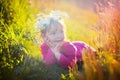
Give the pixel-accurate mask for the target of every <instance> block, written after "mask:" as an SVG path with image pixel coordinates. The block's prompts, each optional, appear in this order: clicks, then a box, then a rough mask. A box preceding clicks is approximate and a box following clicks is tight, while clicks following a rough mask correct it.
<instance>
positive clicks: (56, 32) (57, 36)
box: [44, 23, 65, 47]
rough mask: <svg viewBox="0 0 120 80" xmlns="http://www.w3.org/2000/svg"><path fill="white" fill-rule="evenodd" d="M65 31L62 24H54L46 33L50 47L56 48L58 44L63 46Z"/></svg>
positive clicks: (46, 39)
mask: <svg viewBox="0 0 120 80" xmlns="http://www.w3.org/2000/svg"><path fill="white" fill-rule="evenodd" d="M64 38H65V37H64V30H63V26H62V25H60V24H57V23H56V24H53V25H51V26H50V28H49V29H48V30H47V31H46V34H45V39H44V40H45V41H46V42H47V44H48V45H49V46H50V47H55V46H56V45H57V44H59V43H60V44H61V43H62V42H63V41H64Z"/></svg>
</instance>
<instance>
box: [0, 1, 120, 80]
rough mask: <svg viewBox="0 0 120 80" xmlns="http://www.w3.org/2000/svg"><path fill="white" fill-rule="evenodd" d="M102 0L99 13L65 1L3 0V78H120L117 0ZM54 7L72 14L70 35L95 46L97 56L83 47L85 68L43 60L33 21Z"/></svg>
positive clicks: (68, 26) (0, 74)
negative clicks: (49, 63) (45, 62)
mask: <svg viewBox="0 0 120 80" xmlns="http://www.w3.org/2000/svg"><path fill="white" fill-rule="evenodd" d="M71 1H72V0H71ZM103 1H104V4H105V3H106V4H105V5H104V4H102V3H101V4H102V5H101V4H99V3H98V4H97V5H96V8H97V9H96V13H95V12H93V10H89V9H84V8H80V7H78V6H77V5H76V4H74V3H70V2H66V1H65V2H64V1H60V2H59V1H57V0H56V1H55V0H1V1H0V5H1V7H0V11H1V12H0V14H1V15H0V23H1V24H0V80H119V79H120V69H119V67H120V36H119V34H120V11H119V9H120V6H119V0H118V2H117V0H114V1H113V2H108V1H107V0H103ZM111 1H112V0H111ZM112 5H114V6H112ZM51 10H60V11H63V12H66V13H67V14H68V16H69V17H68V18H65V25H66V27H65V28H66V29H65V30H66V37H67V38H66V39H67V40H69V41H84V42H86V43H88V44H89V45H91V46H93V47H94V48H95V49H96V50H97V55H98V56H97V57H95V56H94V55H91V52H89V51H83V54H84V55H83V61H84V65H83V67H84V70H83V71H78V66H75V67H74V68H72V69H69V71H67V70H64V69H62V68H61V67H60V66H58V65H53V66H51V67H46V66H45V64H44V63H43V61H42V55H41V52H40V48H39V46H40V43H41V42H42V39H41V37H40V33H39V32H37V31H36V30H35V27H34V24H35V18H36V14H38V13H44V14H49V12H50V11H51Z"/></svg>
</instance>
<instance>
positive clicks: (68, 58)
mask: <svg viewBox="0 0 120 80" xmlns="http://www.w3.org/2000/svg"><path fill="white" fill-rule="evenodd" d="M87 47H88V45H87V44H85V43H84V42H80V41H79V42H72V43H71V42H67V41H66V42H64V44H63V46H62V47H61V50H60V53H61V56H60V59H59V60H56V58H55V56H54V54H53V52H52V51H51V49H50V48H49V47H48V46H47V44H46V43H43V44H42V45H41V52H42V56H43V61H44V62H45V64H46V65H48V66H50V65H53V64H55V63H58V64H59V65H61V66H62V67H63V68H65V69H66V68H68V66H71V63H72V64H76V61H81V60H82V50H83V48H87Z"/></svg>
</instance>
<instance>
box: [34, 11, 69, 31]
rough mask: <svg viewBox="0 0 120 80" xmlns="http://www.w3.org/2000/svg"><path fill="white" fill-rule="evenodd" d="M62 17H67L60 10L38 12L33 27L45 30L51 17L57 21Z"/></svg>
mask: <svg viewBox="0 0 120 80" xmlns="http://www.w3.org/2000/svg"><path fill="white" fill-rule="evenodd" d="M63 17H68V15H67V14H66V13H65V12H61V11H51V13H50V14H49V15H44V14H38V15H37V21H36V25H35V28H38V29H40V30H41V31H42V30H45V29H46V28H47V27H49V24H50V20H51V19H54V20H57V21H59V20H61V19H62V18H63Z"/></svg>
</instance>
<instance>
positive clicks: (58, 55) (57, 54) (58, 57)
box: [51, 42, 63, 60]
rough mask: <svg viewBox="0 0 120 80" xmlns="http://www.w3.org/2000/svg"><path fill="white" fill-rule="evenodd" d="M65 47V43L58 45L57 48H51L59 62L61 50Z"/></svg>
mask: <svg viewBox="0 0 120 80" xmlns="http://www.w3.org/2000/svg"><path fill="white" fill-rule="evenodd" d="M62 45H63V42H60V43H57V44H56V46H55V47H53V48H51V50H52V51H53V53H54V55H55V57H56V58H57V59H58V60H59V59H60V55H61V54H60V49H61V47H62Z"/></svg>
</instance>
